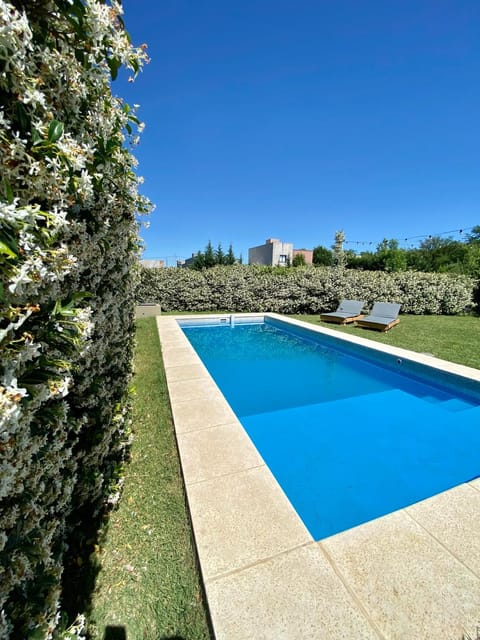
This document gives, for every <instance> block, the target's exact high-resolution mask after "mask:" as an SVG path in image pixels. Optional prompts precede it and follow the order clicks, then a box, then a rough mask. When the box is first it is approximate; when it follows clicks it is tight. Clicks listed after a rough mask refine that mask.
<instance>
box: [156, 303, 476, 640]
mask: <svg viewBox="0 0 480 640" xmlns="http://www.w3.org/2000/svg"><path fill="white" fill-rule="evenodd" d="M246 316H248V317H250V318H259V319H260V318H263V317H271V318H276V319H277V320H278V319H280V320H281V321H286V322H289V323H292V324H294V325H297V326H300V327H304V328H308V329H310V330H313V331H316V332H318V333H323V334H325V335H330V336H333V337H335V338H338V339H340V340H345V341H346V342H353V343H356V344H360V345H363V346H367V347H369V348H373V349H375V350H376V351H380V352H383V353H388V354H390V355H393V356H395V357H398V358H406V359H409V360H412V361H414V362H420V363H422V364H427V365H429V366H433V367H434V368H437V369H439V370H443V371H445V370H447V371H449V372H451V373H454V374H455V375H460V376H462V377H466V378H470V379H473V380H476V381H480V371H479V370H477V369H473V368H471V367H465V366H463V365H457V364H453V363H449V362H446V361H443V360H440V359H438V358H435V357H433V356H431V355H427V354H418V353H414V352H411V351H408V350H405V349H400V348H398V347H390V346H388V345H383V344H379V343H377V342H374V341H372V340H369V339H368V338H364V337H361V336H356V335H350V334H344V333H343V332H342V333H339V332H337V331H335V330H333V329H328V328H326V327H320V326H319V327H317V326H315V325H311V324H309V323H305V322H302V321H300V320H293V319H291V318H287V317H285V316H280V315H278V314H273V313H260V314H234V317H239V318H243V317H246ZM207 317H208V318H225V317H230V314H205V315H202V316H195V318H196V319H199V318H207ZM187 318H191V316H158V317H157V327H158V331H159V336H160V342H161V348H162V355H163V359H164V367H165V372H166V377H167V385H168V388H169V395H170V403H171V407H172V414H173V418H174V423H175V433H176V438H177V444H178V449H179V454H180V459H181V464H182V472H183V476H184V482H185V487H186V493H187V499H188V504H189V509H190V515H191V519H192V525H193V531H194V537H195V542H196V546H197V551H198V556H199V562H200V567H201V572H202V578H203V583H204V586H205V592H206V596H207V601H208V606H209V610H210V615H211V620H212V625H213V629H214V632H215V637H216V639H217V640H237V639H239V640H240V639H247V638H255V639H257V638H265V639H267V638H268V639H270V638H271V639H272V640H273V639H275V640H277V639H279V638H285V639H288V640H291V639H295V638H299V639H300V638H302V640H305V639H308V638H312V639H321V640H328V639H329V638H331V639H332V640H337V639H339V638H342V639H343V638H345V639H347V640H349V639H352V640H353V639H355V640H358V639H359V638H365V639H376V640H379V639H383V640H386V639H388V640H390V639H394V638H399V639H400V638H405V639H407V638H408V639H409V640H410V639H413V638H415V639H418V640H421V639H422V638H425V640H427V638H428V639H430V638H442V639H443V638H445V640H462V636H463V634H467V633H468V634H470V635H471V636H472V638H475V637H476V636H475V634H476V633H477V625H478V624H480V536H478V534H477V530H478V522H479V519H480V478H476V479H475V480H472V481H471V482H468V483H465V484H462V485H459V486H457V487H455V488H453V489H450V490H449V491H445V492H443V493H441V494H438V495H436V496H434V497H432V498H429V499H427V500H424V501H422V502H418V503H416V504H414V505H411V506H410V507H406V508H404V509H400V510H398V511H395V512H393V513H390V514H388V515H386V516H383V517H381V518H378V519H376V520H372V521H370V522H368V523H366V524H363V525H360V526H358V527H354V528H353V529H349V530H347V531H344V532H341V533H339V534H336V535H334V536H331V537H329V538H325V539H323V540H321V541H319V542H315V541H314V540H313V538H312V537H311V535H310V534H309V532H308V531H307V529H306V527H305V526H304V524H303V522H302V521H301V520H300V518H299V516H298V515H297V513H296V512H295V510H294V509H293V507H292V505H291V504H290V502H289V500H288V499H287V497H286V496H285V494H284V493H283V490H282V489H281V488H280V486H279V485H278V483H277V481H276V480H275V478H274V477H273V475H272V474H271V472H270V470H269V469H268V467H267V466H266V464H265V462H264V461H263V459H262V458H261V456H260V454H259V453H258V451H257V450H256V448H255V446H254V445H253V443H252V442H251V440H250V438H249V437H248V435H247V433H246V432H245V430H244V429H243V427H242V425H241V423H240V422H239V420H238V419H237V417H236V416H235V414H234V412H233V411H232V409H231V408H230V406H229V405H228V403H227V401H226V400H225V398H224V396H223V394H222V393H221V392H220V390H219V389H218V387H217V386H216V384H215V382H214V381H213V380H212V378H211V377H210V375H209V373H208V371H207V370H206V368H205V366H204V365H203V363H202V362H201V360H200V358H199V357H198V356H197V354H196V352H195V351H194V349H193V347H192V346H191V345H190V343H189V342H188V340H187V338H186V337H185V335H184V334H183V332H182V330H181V328H180V326H179V325H178V322H177V320H181V319H183V320H185V319H187ZM353 331H355V329H353Z"/></svg>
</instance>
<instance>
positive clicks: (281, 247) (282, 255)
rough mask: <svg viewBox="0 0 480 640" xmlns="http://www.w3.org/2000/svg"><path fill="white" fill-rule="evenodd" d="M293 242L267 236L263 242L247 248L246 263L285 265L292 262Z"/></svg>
mask: <svg viewBox="0 0 480 640" xmlns="http://www.w3.org/2000/svg"><path fill="white" fill-rule="evenodd" d="M292 260H293V243H291V242H282V241H281V240H278V239H277V238H268V239H267V241H266V242H265V244H261V245H259V246H258V247H252V248H251V249H249V250H248V264H261V265H270V266H275V267H276V266H280V267H286V266H287V265H290V264H292Z"/></svg>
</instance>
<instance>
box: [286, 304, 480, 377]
mask: <svg viewBox="0 0 480 640" xmlns="http://www.w3.org/2000/svg"><path fill="white" fill-rule="evenodd" d="M291 317H292V318H297V319H298V320H304V321H305V322H311V323H312V324H315V325H318V326H322V327H328V328H329V329H336V330H338V331H340V332H342V333H348V334H351V335H354V336H361V337H362V338H369V339H370V340H375V341H376V342H382V343H383V344H390V345H393V346H395V347H402V348H403V349H410V350H411V351H418V352H419V353H430V354H432V355H434V356H436V357H437V358H443V359H444V360H450V361H451V362H457V363H459V364H465V365H467V366H469V367H475V368H476V369H480V347H479V345H480V318H479V317H476V316H411V315H400V324H398V325H397V326H396V327H393V329H391V330H390V331H387V332H386V333H383V332H381V331H371V330H369V329H360V328H357V327H353V326H352V325H347V326H345V327H341V326H339V325H335V324H333V323H328V324H327V323H326V322H320V319H319V316H318V315H297V316H291Z"/></svg>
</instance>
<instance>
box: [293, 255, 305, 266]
mask: <svg viewBox="0 0 480 640" xmlns="http://www.w3.org/2000/svg"><path fill="white" fill-rule="evenodd" d="M305 265H306V262H305V256H304V255H303V253H296V254H295V256H294V258H293V260H292V267H304V266H305Z"/></svg>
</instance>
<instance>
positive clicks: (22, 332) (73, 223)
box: [0, 0, 149, 639]
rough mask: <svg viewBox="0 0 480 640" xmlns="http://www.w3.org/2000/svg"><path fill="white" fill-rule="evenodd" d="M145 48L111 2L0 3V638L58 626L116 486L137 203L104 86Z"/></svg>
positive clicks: (133, 64) (120, 128)
mask: <svg viewBox="0 0 480 640" xmlns="http://www.w3.org/2000/svg"><path fill="white" fill-rule="evenodd" d="M145 59H146V58H145V52H144V50H143V49H134V48H132V46H131V44H130V41H129V38H128V35H127V34H126V32H125V31H124V29H123V23H122V20H121V8H120V5H119V4H118V3H117V2H115V1H114V0H112V2H108V3H107V2H104V1H103V0H42V2H24V1H23V0H16V1H14V0H12V2H6V1H4V0H0V95H1V100H0V176H1V183H0V361H1V364H0V637H1V638H2V639H3V638H10V637H11V638H22V639H25V638H51V637H59V634H60V633H61V629H62V625H63V624H64V622H63V615H62V614H63V612H64V610H65V607H66V603H67V602H69V603H70V610H69V613H70V614H72V606H71V603H72V602H73V603H75V601H76V596H77V595H78V594H77V592H76V591H77V589H78V585H77V584H75V582H74V576H75V575H76V574H75V571H77V570H78V569H79V568H80V566H81V564H82V561H83V559H84V558H85V557H88V554H90V553H91V552H92V551H93V546H92V541H91V539H89V536H90V534H91V530H92V523H95V522H97V520H98V518H99V514H101V513H102V512H103V511H104V510H105V509H106V508H107V506H108V503H109V502H112V501H115V499H116V498H117V497H118V485H119V481H120V480H119V479H120V475H121V466H122V463H123V461H124V460H125V457H126V455H127V448H128V443H129V439H130V434H129V429H130V427H129V419H128V405H129V399H128V386H129V381H130V377H131V366H132V365H131V362H132V337H133V332H134V320H133V316H134V289H135V286H136V282H137V277H138V257H137V254H138V235H137V231H138V229H137V223H136V221H135V211H138V210H139V211H146V210H147V209H148V208H149V205H148V203H147V202H146V201H145V200H144V199H143V198H141V197H140V196H139V195H138V182H139V180H138V178H137V177H136V176H135V173H134V168H135V159H134V157H133V156H132V155H131V153H130V152H129V151H127V149H126V145H127V143H128V144H130V143H134V142H135V141H136V134H137V133H138V130H137V126H136V125H137V124H138V121H137V119H136V117H135V114H134V113H133V112H132V111H131V110H130V108H129V107H128V105H126V104H124V103H123V102H122V101H121V100H119V99H117V98H115V97H113V96H112V94H111V90H110V82H111V78H112V77H115V75H116V73H117V70H118V68H119V67H120V66H122V65H125V66H126V67H128V68H130V69H131V70H132V72H133V73H136V72H137V71H138V70H139V68H140V66H141V65H142V63H143V62H144V61H145ZM77 577H78V576H77ZM72 580H73V582H72ZM74 607H75V605H73V609H74ZM75 615H76V612H75V610H73V618H75ZM66 624H67V623H66ZM81 627H82V624H81V623H80V624H77V625H76V631H75V630H74V629H73V628H72V629H71V631H70V635H69V637H71V635H72V634H73V635H74V634H75V633H81Z"/></svg>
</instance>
